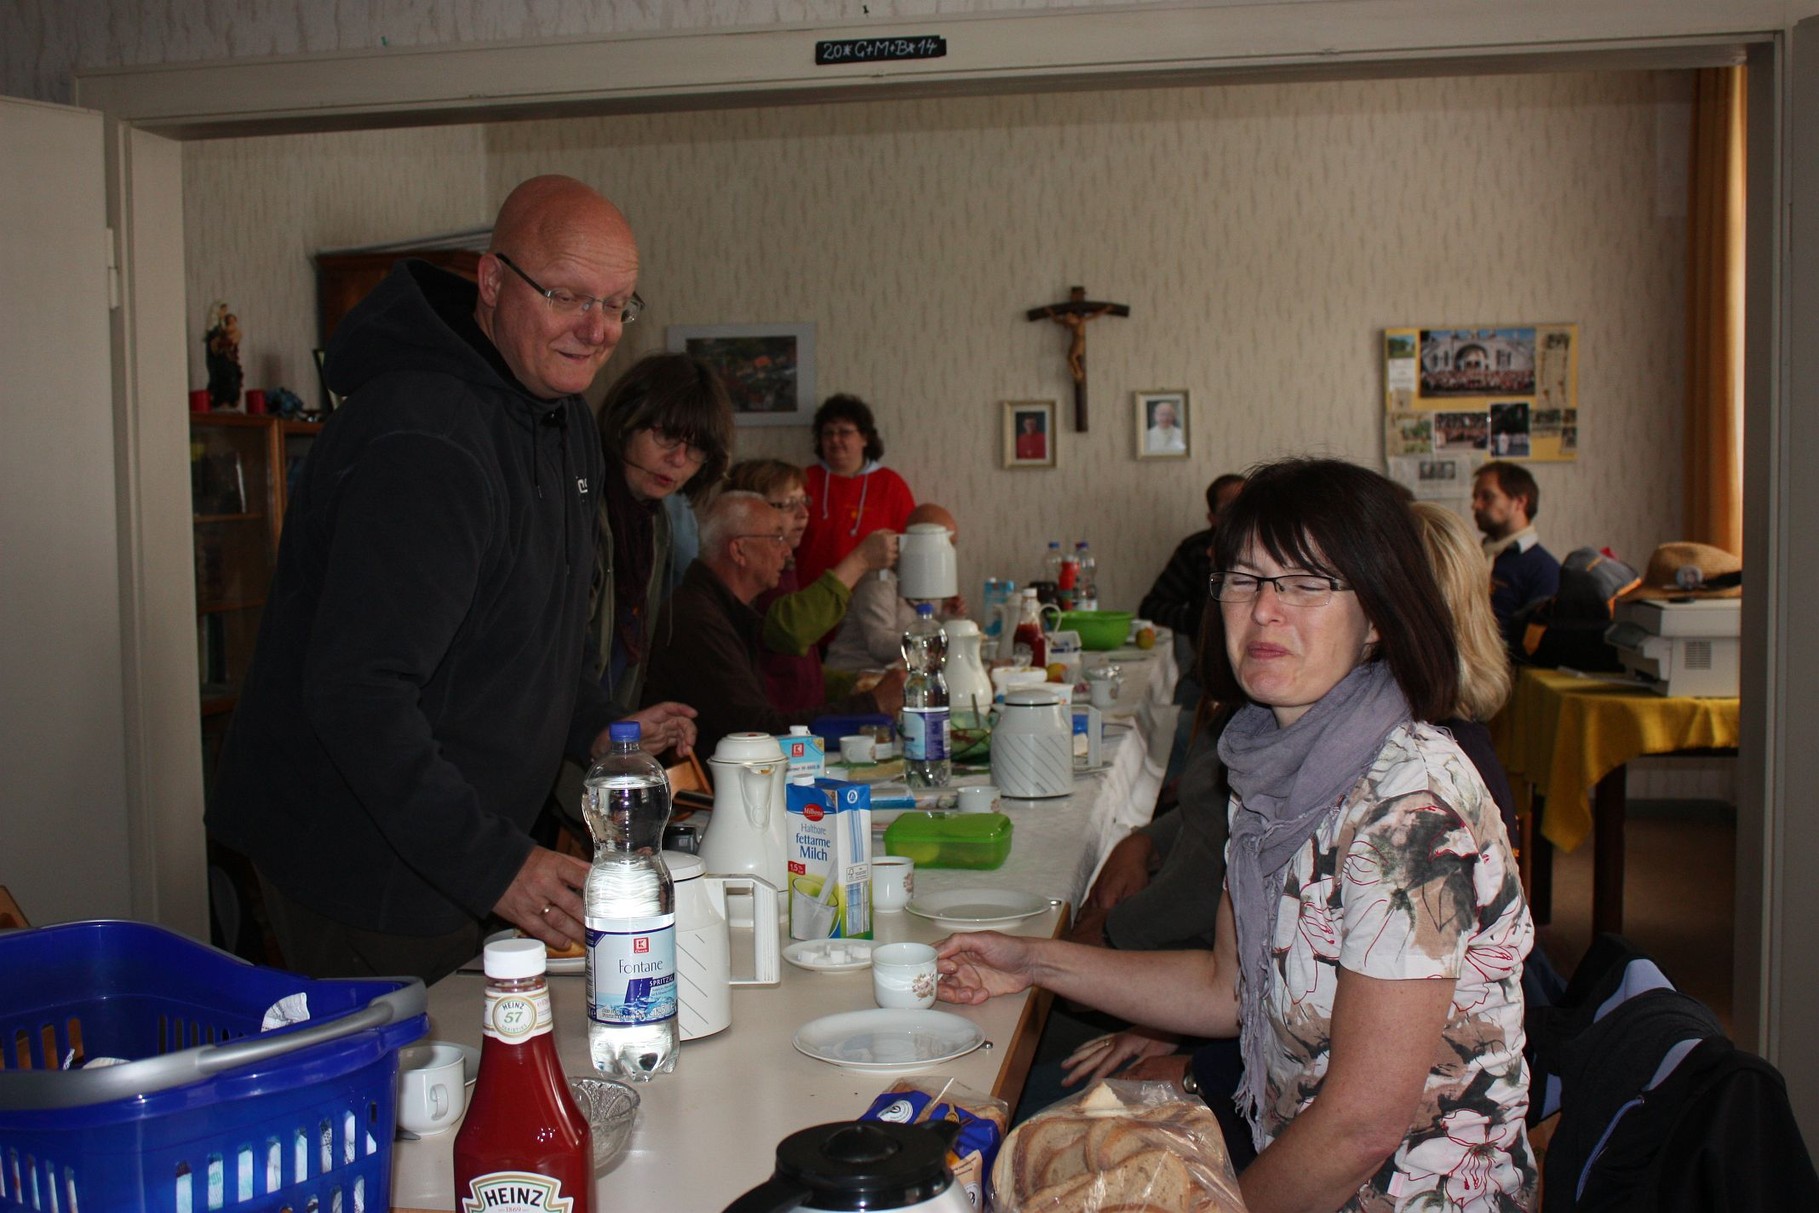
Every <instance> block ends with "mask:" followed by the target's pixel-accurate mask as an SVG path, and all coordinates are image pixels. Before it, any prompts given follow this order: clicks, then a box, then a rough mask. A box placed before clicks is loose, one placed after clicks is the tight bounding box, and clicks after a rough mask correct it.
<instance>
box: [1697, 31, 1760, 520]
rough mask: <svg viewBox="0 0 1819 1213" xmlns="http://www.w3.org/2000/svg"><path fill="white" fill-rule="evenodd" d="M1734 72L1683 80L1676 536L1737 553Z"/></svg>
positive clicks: (1737, 144) (1738, 288) (1739, 458)
mask: <svg viewBox="0 0 1819 1213" xmlns="http://www.w3.org/2000/svg"><path fill="white" fill-rule="evenodd" d="M1744 71H1745V69H1744V68H1741V67H1718V68H1704V69H1701V70H1700V71H1698V72H1696V73H1695V74H1694V75H1695V78H1694V83H1693V124H1692V126H1693V129H1692V145H1691V155H1690V162H1691V173H1690V177H1691V200H1690V205H1689V208H1688V215H1687V275H1686V292H1687V308H1686V315H1687V321H1686V338H1687V340H1686V352H1687V357H1686V394H1687V399H1686V433H1685V447H1686V456H1685V480H1686V516H1685V528H1686V530H1685V535H1684V538H1686V539H1690V540H1692V541H1694V542H1696V543H1709V544H1711V545H1712V546H1713V547H1720V548H1723V549H1724V550H1725V551H1727V552H1731V553H1732V554H1734V555H1738V556H1741V555H1742V554H1743V203H1744V198H1743V194H1744V180H1743V177H1744V161H1743V150H1744V116H1745V113H1744V96H1745V93H1744Z"/></svg>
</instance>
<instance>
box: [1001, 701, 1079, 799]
mask: <svg viewBox="0 0 1819 1213" xmlns="http://www.w3.org/2000/svg"><path fill="white" fill-rule="evenodd" d="M992 782H993V783H995V784H997V785H998V790H999V791H1001V792H1003V793H1004V794H1005V795H1006V796H1015V797H1018V798H1020V799H1026V800H1028V799H1037V798H1040V797H1045V796H1066V795H1067V794H1068V793H1070V792H1072V791H1073V790H1074V724H1073V720H1072V718H1071V717H1070V716H1069V714H1068V710H1067V707H1066V706H1065V705H1064V704H1063V703H1062V702H1061V696H1060V695H1058V694H1056V693H1055V692H1054V691H1050V690H1045V689H1044V688H1042V687H1024V688H1021V689H1013V690H1008V691H1006V692H1005V693H1004V709H1003V711H1001V712H1000V713H999V714H998V723H997V725H996V726H995V727H994V728H993V729H992Z"/></svg>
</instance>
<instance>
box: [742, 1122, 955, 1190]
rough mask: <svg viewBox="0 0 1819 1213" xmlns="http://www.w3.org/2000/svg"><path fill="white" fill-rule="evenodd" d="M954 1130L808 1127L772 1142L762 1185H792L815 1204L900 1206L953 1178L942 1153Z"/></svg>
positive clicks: (944, 1125)
mask: <svg viewBox="0 0 1819 1213" xmlns="http://www.w3.org/2000/svg"><path fill="white" fill-rule="evenodd" d="M959 1127H960V1126H959V1125H958V1124H956V1123H952V1122H937V1123H935V1124H919V1125H898V1124H887V1123H884V1122H882V1121H873V1120H847V1121H835V1122H833V1123H831V1124H825V1125H814V1126H811V1127H810V1128H807V1129H803V1130H801V1131H799V1132H796V1133H792V1134H790V1135H789V1136H788V1137H786V1138H784V1139H783V1140H782V1141H780V1142H778V1143H777V1170H776V1173H775V1174H774V1175H773V1176H772V1180H771V1183H770V1184H767V1185H764V1188H769V1189H771V1190H772V1191H774V1192H780V1191H781V1190H783V1189H786V1188H787V1189H795V1190H796V1191H798V1192H802V1193H804V1195H805V1197H806V1198H805V1199H803V1200H802V1202H801V1203H802V1204H805V1205H808V1206H809V1207H811V1208H815V1209H830V1210H833V1209H840V1210H846V1209H901V1208H907V1207H909V1206H911V1205H915V1204H918V1203H920V1202H922V1201H925V1200H931V1199H933V1198H934V1197H936V1196H938V1195H940V1194H941V1193H942V1192H944V1191H946V1190H947V1188H948V1187H949V1186H950V1185H951V1184H952V1183H953V1182H954V1177H953V1174H952V1173H951V1172H950V1171H949V1170H948V1169H947V1150H948V1146H949V1144H950V1143H951V1142H952V1141H953V1138H954V1134H955V1133H956V1132H958V1130H959ZM761 1190H763V1189H754V1191H753V1192H752V1193H747V1195H748V1196H752V1195H756V1193H757V1192H758V1191H761ZM734 1207H735V1208H738V1207H739V1205H735V1206H734ZM747 1207H758V1205H757V1204H756V1203H754V1205H752V1206H747Z"/></svg>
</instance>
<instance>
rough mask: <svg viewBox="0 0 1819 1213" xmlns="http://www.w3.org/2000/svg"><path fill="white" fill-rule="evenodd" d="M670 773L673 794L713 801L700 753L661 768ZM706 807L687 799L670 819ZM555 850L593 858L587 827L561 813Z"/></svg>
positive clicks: (672, 811)
mask: <svg viewBox="0 0 1819 1213" xmlns="http://www.w3.org/2000/svg"><path fill="white" fill-rule="evenodd" d="M664 773H665V774H667V775H668V776H669V786H670V791H671V792H672V793H675V792H694V793H698V794H699V795H701V796H705V797H707V804H708V805H711V804H712V803H713V795H714V782H713V780H712V779H710V778H708V774H707V768H706V767H705V766H703V765H702V763H701V758H700V756H699V755H696V754H690V755H689V756H688V757H687V758H685V759H683V760H682V761H681V762H678V763H675V764H673V765H671V766H668V767H665V768H664ZM703 807H706V806H704V805H702V804H700V803H696V804H689V803H688V802H687V801H686V800H685V801H683V802H680V803H678V804H676V805H675V806H673V807H672V809H671V811H670V820H671V821H677V820H686V819H687V818H688V816H689V815H690V814H691V813H693V812H695V811H696V810H697V809H700V808H703ZM555 849H556V850H558V851H560V852H562V853H563V854H564V855H573V856H575V857H576V858H578V859H587V860H592V859H593V857H594V848H593V844H592V842H591V841H590V839H589V838H588V835H587V827H586V826H585V825H583V824H582V823H580V822H578V821H570V820H569V819H568V815H567V814H562V815H561V826H560V830H559V832H558V834H557V837H556V847H555Z"/></svg>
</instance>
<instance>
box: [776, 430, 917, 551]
mask: <svg viewBox="0 0 1819 1213" xmlns="http://www.w3.org/2000/svg"><path fill="white" fill-rule="evenodd" d="M815 456H816V458H817V459H819V460H820V462H819V463H816V464H813V465H811V466H810V467H809V468H807V469H806V470H805V472H804V474H803V481H804V485H805V487H806V488H807V490H808V499H809V518H808V529H807V531H805V532H804V533H803V536H802V546H801V547H799V548H797V549H796V576H797V579H798V580H799V581H800V582H801V583H802V584H803V585H810V584H812V583H813V582H814V580H815V579H816V578H817V577H819V576H821V574H823V573H825V572H827V571H828V570H829V569H831V568H833V567H834V566H835V565H836V564H839V563H840V561H841V560H842V559H843V558H844V557H845V556H846V555H847V553H849V552H851V551H852V550H853V549H854V548H856V547H858V546H859V544H860V543H862V542H863V541H864V540H865V538H866V537H867V536H868V535H870V534H872V532H874V531H881V530H882V531H891V532H901V531H902V530H903V528H904V526H905V525H906V524H907V523H908V521H909V513H910V511H911V510H913V509H915V508H916V498H915V497H914V496H913V495H912V494H911V493H910V490H909V485H907V484H905V483H904V482H903V477H901V476H899V475H897V473H895V472H893V471H891V470H890V469H889V468H887V467H884V466H883V465H881V464H880V463H879V462H878V461H879V460H880V459H882V458H884V439H882V438H880V437H879V436H878V426H877V423H876V422H874V421H873V420H872V410H871V406H869V405H867V404H866V403H865V401H863V400H861V399H859V397H857V396H846V395H841V396H829V397H828V398H827V399H826V400H825V401H823V402H822V405H821V407H820V408H818V409H816V410H815Z"/></svg>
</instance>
